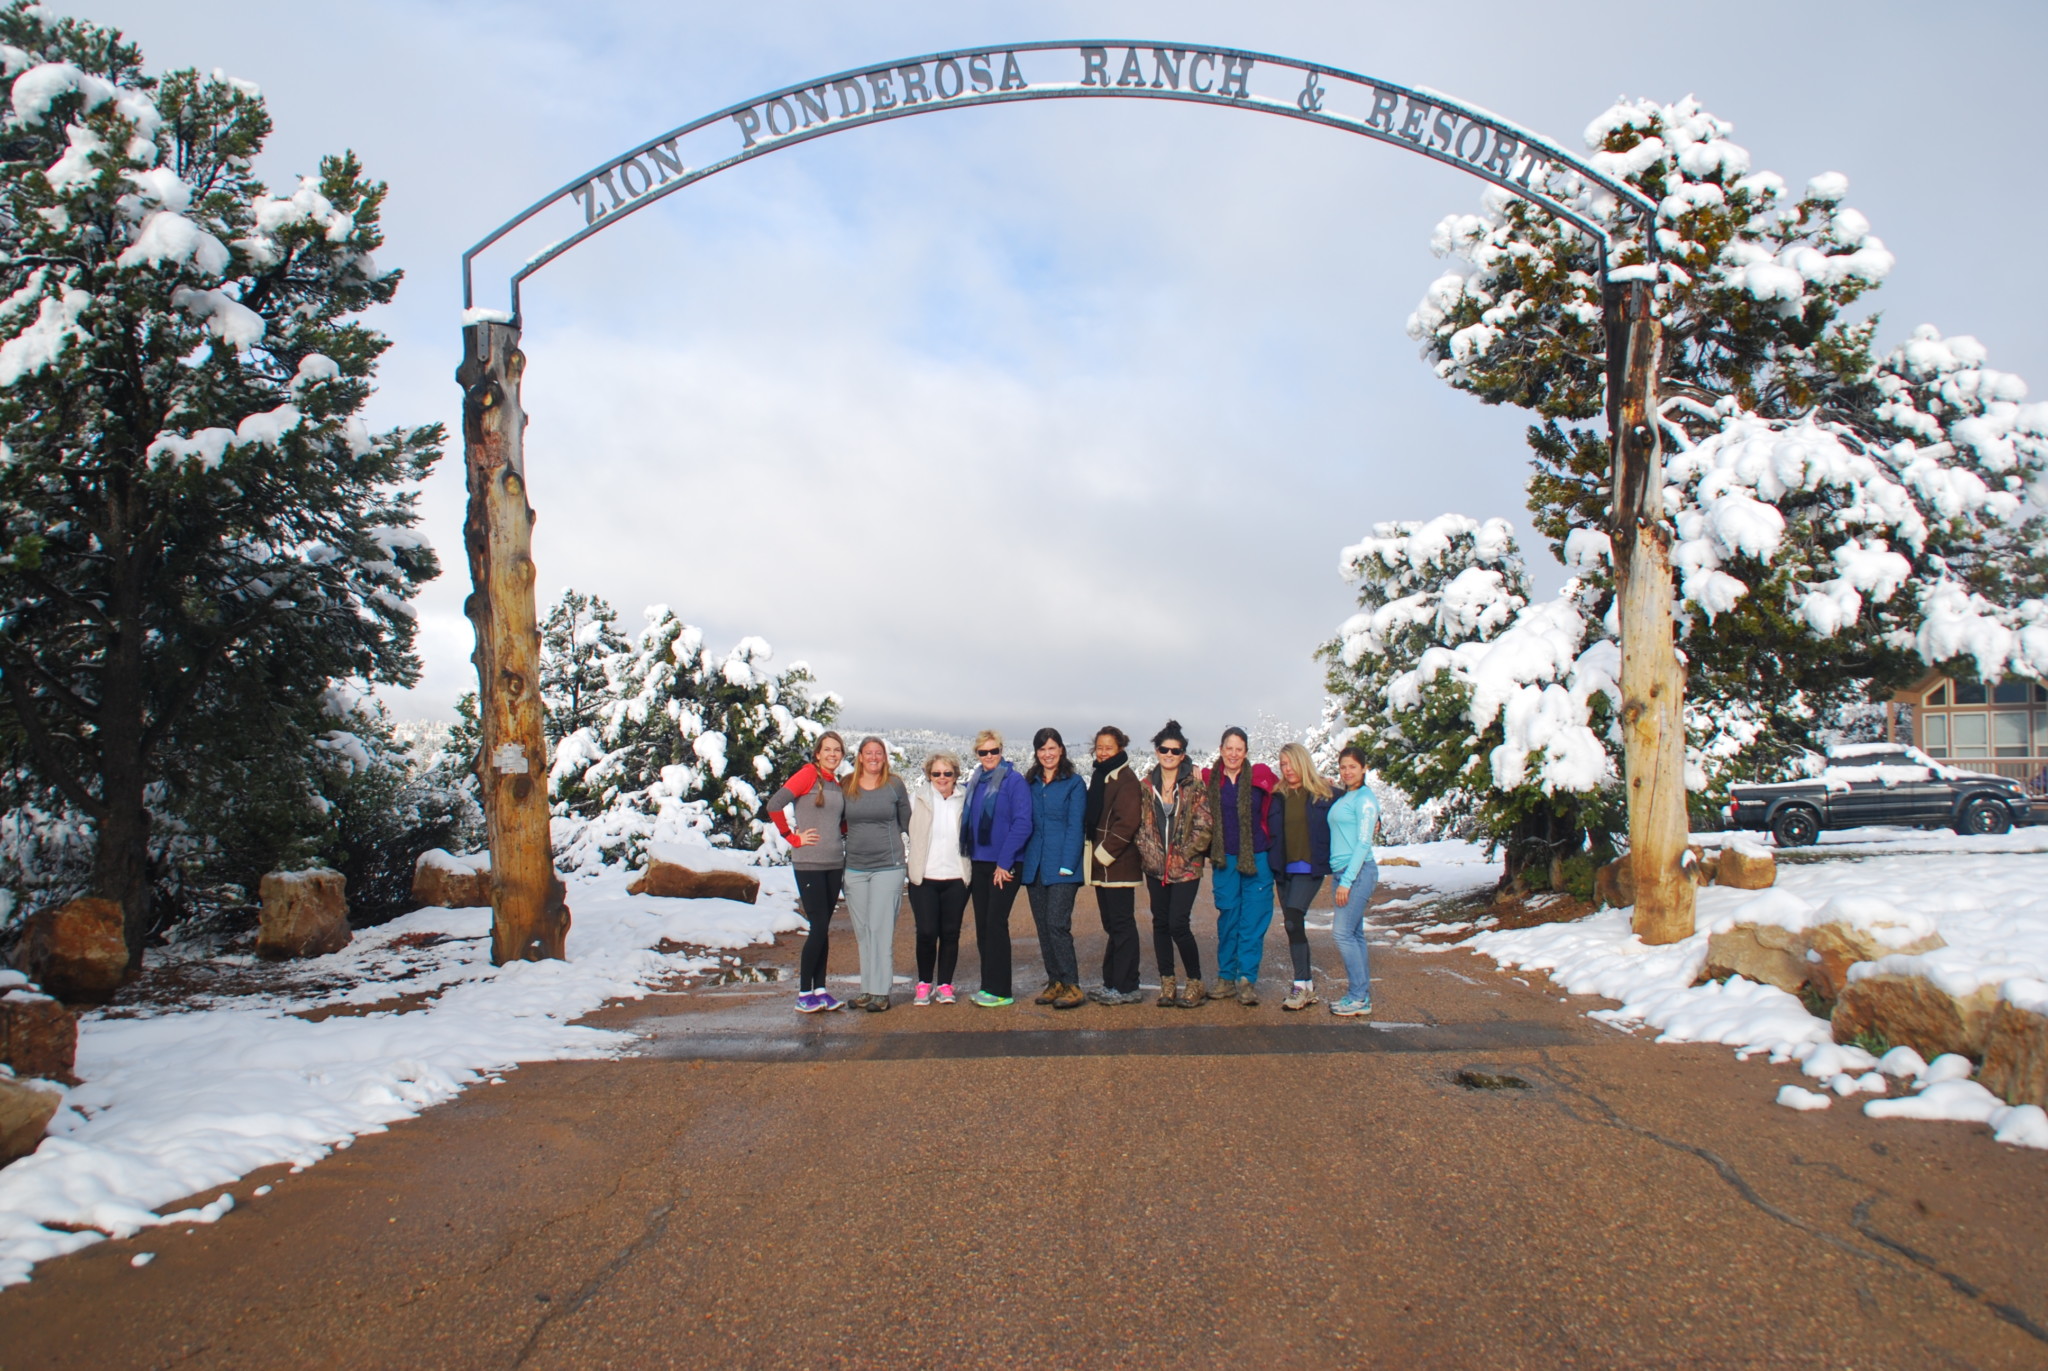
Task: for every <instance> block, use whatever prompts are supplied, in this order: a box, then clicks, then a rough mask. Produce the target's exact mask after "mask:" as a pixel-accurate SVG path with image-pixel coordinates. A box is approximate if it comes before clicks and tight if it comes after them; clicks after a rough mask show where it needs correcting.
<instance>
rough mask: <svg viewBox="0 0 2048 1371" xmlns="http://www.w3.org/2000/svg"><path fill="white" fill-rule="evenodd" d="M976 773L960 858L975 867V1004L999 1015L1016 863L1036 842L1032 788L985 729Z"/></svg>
mask: <svg viewBox="0 0 2048 1371" xmlns="http://www.w3.org/2000/svg"><path fill="white" fill-rule="evenodd" d="M974 760H975V761H976V762H977V763H978V765H977V766H976V767H975V768H974V775H973V777H972V779H970V780H969V781H968V782H967V801H966V803H965V804H964V805H963V806H962V809H961V814H960V855H962V856H963V857H966V858H968V859H969V861H971V862H972V863H973V866H972V867H971V868H970V874H969V875H968V878H967V894H968V896H969V898H971V899H972V900H973V901H974V946H975V949H976V950H977V951H978V952H979V953H980V954H981V989H979V990H977V991H975V992H974V998H973V1000H972V1001H971V1003H973V1004H977V1005H980V1006H981V1007H982V1008H983V1009H997V1008H1000V1007H1002V1006H1004V1005H1007V1004H1012V1003H1014V1001H1013V1000H1012V999H1011V998H1010V906H1011V905H1013V904H1015V903H1017V863H1018V860H1019V859H1020V858H1021V857H1022V856H1023V855H1024V844H1025V842H1026V841H1027V840H1029V838H1030V837H1031V794H1030V791H1031V787H1030V786H1029V785H1027V784H1026V783H1025V780H1024V778H1023V777H1022V776H1020V775H1018V774H1017V768H1015V767H1013V766H1011V765H1010V764H1009V763H1008V762H1006V761H1004V760H1003V735H1002V734H1000V733H998V732H996V731H995V730H994V729H992V728H985V729H983V730H982V731H981V733H980V734H979V735H978V736H976V738H975V740H974Z"/></svg>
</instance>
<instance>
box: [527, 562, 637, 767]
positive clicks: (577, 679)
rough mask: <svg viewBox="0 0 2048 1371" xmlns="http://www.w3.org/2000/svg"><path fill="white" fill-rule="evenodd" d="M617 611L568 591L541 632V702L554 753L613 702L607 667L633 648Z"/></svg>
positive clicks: (589, 596) (553, 609)
mask: <svg viewBox="0 0 2048 1371" xmlns="http://www.w3.org/2000/svg"><path fill="white" fill-rule="evenodd" d="M618 624H619V612H618V611H617V610H616V609H613V608H612V607H611V606H610V605H609V604H607V603H606V602H605V601H604V600H603V599H602V598H601V597H599V596H596V595H585V594H584V593H583V592H582V591H580V590H576V589H573V588H572V589H568V590H564V591H563V592H562V598H561V599H559V600H557V601H555V603H554V606H553V607H552V608H551V609H549V610H548V617H547V619H546V620H545V621H544V622H543V623H542V624H541V627H540V651H541V655H540V697H541V700H542V702H543V703H544V704H545V705H546V706H547V717H546V720H545V722H546V726H547V735H548V746H549V747H550V748H552V747H554V746H555V745H557V744H559V743H560V742H561V741H562V739H564V738H566V737H568V736H569V735H570V734H571V733H574V732H575V731H576V730H577V729H579V728H588V727H590V726H591V725H592V724H595V723H597V722H598V720H599V719H601V718H602V717H603V716H604V712H605V709H606V707H607V706H608V705H609V704H610V703H611V701H612V688H611V677H610V676H609V675H608V674H607V673H606V670H605V666H606V663H608V662H609V661H610V660H611V659H613V658H615V657H618V656H621V655H622V654H624V653H626V652H629V651H630V650H631V649H632V644H631V643H629V642H627V641H626V635H625V634H623V633H621V632H619V628H618Z"/></svg>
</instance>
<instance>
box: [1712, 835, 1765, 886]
mask: <svg viewBox="0 0 2048 1371" xmlns="http://www.w3.org/2000/svg"><path fill="white" fill-rule="evenodd" d="M1777 883H1778V859H1777V858H1776V857H1773V856H1772V855H1771V854H1770V853H1768V852H1763V851H1759V850H1758V849H1756V848H1753V847H1741V846H1736V845H1733V844H1731V845H1729V846H1726V847H1723V848H1722V849H1721V857H1720V860H1719V861H1717V862H1716V863H1715V864H1714V884H1715V885H1725V886H1732V887H1733V888H1735V889H1736V890H1768V889H1769V888H1770V887H1772V886H1773V885H1776V884H1777Z"/></svg>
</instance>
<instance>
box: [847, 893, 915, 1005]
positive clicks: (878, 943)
mask: <svg viewBox="0 0 2048 1371" xmlns="http://www.w3.org/2000/svg"><path fill="white" fill-rule="evenodd" d="M909 874H910V873H909V872H908V870H906V869H905V868H903V867H900V866H889V867H884V868H882V869H881V870H880V871H849V872H847V873H846V912H847V914H848V916H849V917H851V918H852V920H853V939H854V941H855V942H857V943H859V944H860V993H861V994H863V995H887V994H888V993H889V991H890V990H891V988H892V987H894V985H895V984H896V906H897V903H898V902H899V901H901V900H902V898H903V883H904V881H905V880H906V879H907V878H908V876H909Z"/></svg>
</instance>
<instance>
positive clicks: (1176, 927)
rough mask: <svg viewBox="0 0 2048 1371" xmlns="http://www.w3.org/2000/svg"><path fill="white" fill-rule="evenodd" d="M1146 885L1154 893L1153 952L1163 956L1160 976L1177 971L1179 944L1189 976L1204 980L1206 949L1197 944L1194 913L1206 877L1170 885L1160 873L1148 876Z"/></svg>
mask: <svg viewBox="0 0 2048 1371" xmlns="http://www.w3.org/2000/svg"><path fill="white" fill-rule="evenodd" d="M1145 888H1146V889H1147V890H1149V891H1150V892H1151V894H1152V953H1153V955H1154V956H1156V957H1157V958H1158V959H1159V979H1160V980H1162V981H1163V980H1165V979H1166V978H1167V977H1169V976H1171V975H1173V952H1174V949H1175V948H1179V949H1180V960H1181V967H1182V969H1183V970H1185V971H1186V972H1187V976H1188V979H1189V980H1191V981H1199V980H1201V979H1202V950H1201V949H1200V948H1199V947H1197V946H1195V929H1194V913H1195V897H1196V896H1197V895H1199V894H1201V893H1202V878H1201V877H1199V876H1197V877H1195V879H1194V880H1192V881H1175V882H1174V883H1173V884H1172V885H1168V884H1167V883H1166V882H1164V881H1162V880H1160V879H1159V878H1158V877H1156V876H1147V877H1146V878H1145Z"/></svg>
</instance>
